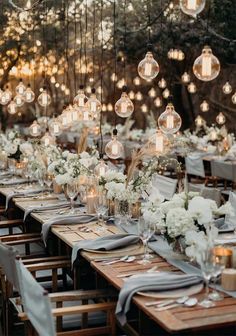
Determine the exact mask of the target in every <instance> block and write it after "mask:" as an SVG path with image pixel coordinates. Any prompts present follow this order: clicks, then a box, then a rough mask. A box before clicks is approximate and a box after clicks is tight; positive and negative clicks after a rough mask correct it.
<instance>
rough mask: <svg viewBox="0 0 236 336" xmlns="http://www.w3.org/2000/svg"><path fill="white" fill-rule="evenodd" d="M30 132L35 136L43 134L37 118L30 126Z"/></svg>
mask: <svg viewBox="0 0 236 336" xmlns="http://www.w3.org/2000/svg"><path fill="white" fill-rule="evenodd" d="M29 133H30V135H32V136H33V137H38V136H39V135H40V134H41V127H40V125H39V124H38V123H37V120H34V122H33V123H32V124H31V126H30V127H29Z"/></svg>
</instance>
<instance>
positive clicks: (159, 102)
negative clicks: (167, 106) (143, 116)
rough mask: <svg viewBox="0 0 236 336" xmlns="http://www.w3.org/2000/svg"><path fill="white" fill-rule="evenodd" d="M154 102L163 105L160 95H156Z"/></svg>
mask: <svg viewBox="0 0 236 336" xmlns="http://www.w3.org/2000/svg"><path fill="white" fill-rule="evenodd" d="M154 104H155V105H156V107H161V106H162V100H161V98H160V97H156V99H155V100H154Z"/></svg>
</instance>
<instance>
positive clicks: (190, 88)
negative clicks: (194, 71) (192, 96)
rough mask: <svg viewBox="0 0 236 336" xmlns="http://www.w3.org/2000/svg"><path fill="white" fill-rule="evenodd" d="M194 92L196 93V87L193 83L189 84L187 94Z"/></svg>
mask: <svg viewBox="0 0 236 336" xmlns="http://www.w3.org/2000/svg"><path fill="white" fill-rule="evenodd" d="M196 91H197V87H196V85H195V84H194V83H193V82H191V83H189V85H188V92H189V93H195V92H196Z"/></svg>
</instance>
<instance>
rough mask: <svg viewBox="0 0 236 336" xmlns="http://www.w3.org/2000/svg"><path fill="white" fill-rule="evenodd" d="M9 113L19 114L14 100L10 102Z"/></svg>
mask: <svg viewBox="0 0 236 336" xmlns="http://www.w3.org/2000/svg"><path fill="white" fill-rule="evenodd" d="M7 111H8V113H9V114H16V112H17V106H16V103H15V102H14V100H12V101H11V102H10V104H9V105H8V106H7Z"/></svg>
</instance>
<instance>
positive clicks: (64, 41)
mask: <svg viewBox="0 0 236 336" xmlns="http://www.w3.org/2000/svg"><path fill="white" fill-rule="evenodd" d="M62 6H63V20H62V22H63V27H62V29H63V31H64V32H65V31H66V3H65V0H63V2H62ZM63 44H64V46H63V47H64V59H65V63H64V73H63V82H64V83H65V85H66V87H68V86H67V81H66V62H67V59H66V34H64V39H63Z"/></svg>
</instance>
